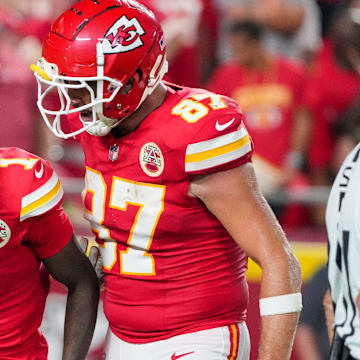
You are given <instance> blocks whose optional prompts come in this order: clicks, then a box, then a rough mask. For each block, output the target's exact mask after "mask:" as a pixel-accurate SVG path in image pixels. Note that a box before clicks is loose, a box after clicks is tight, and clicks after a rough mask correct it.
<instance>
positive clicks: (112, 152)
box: [109, 144, 119, 161]
mask: <svg viewBox="0 0 360 360" xmlns="http://www.w3.org/2000/svg"><path fill="white" fill-rule="evenodd" d="M118 156H119V146H117V145H116V144H114V145H112V146H110V149H109V159H110V160H111V161H115V160H117V158H118Z"/></svg>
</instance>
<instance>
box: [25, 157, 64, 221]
mask: <svg viewBox="0 0 360 360" xmlns="http://www.w3.org/2000/svg"><path fill="white" fill-rule="evenodd" d="M31 174H32V175H33V176H32V180H33V181H30V183H29V184H28V190H27V192H26V193H25V194H24V195H23V197H22V199H21V210H20V221H24V220H26V219H28V218H31V217H36V216H39V215H42V214H45V213H46V212H47V211H49V210H51V209H52V208H54V207H55V206H56V205H58V204H59V203H61V201H62V197H63V194H64V191H63V189H62V187H61V185H60V181H59V178H58V176H57V174H56V172H55V171H54V170H53V169H52V168H51V167H50V165H49V163H48V162H46V161H45V160H43V159H40V158H39V160H38V161H37V163H36V164H35V165H34V166H33V168H32V171H31ZM29 177H31V175H30V174H29ZM29 180H31V179H29Z"/></svg>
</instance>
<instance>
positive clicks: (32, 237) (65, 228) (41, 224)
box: [26, 205, 74, 259]
mask: <svg viewBox="0 0 360 360" xmlns="http://www.w3.org/2000/svg"><path fill="white" fill-rule="evenodd" d="M73 232H74V229H73V226H72V224H71V222H70V220H69V218H68V216H67V215H66V213H65V211H64V209H63V208H62V207H61V206H60V205H57V206H56V207H55V209H53V210H52V211H50V212H48V213H46V214H45V215H42V216H38V217H37V218H36V219H34V220H33V221H32V223H31V225H30V227H29V230H28V233H27V235H26V241H27V242H29V243H31V247H32V249H33V251H34V252H35V253H36V255H37V256H38V257H39V258H41V259H45V258H48V257H50V256H53V255H55V254H56V253H58V252H59V251H60V250H61V249H63V248H64V246H65V245H66V244H67V243H68V242H69V241H70V239H71V237H72V234H73Z"/></svg>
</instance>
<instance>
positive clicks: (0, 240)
mask: <svg viewBox="0 0 360 360" xmlns="http://www.w3.org/2000/svg"><path fill="white" fill-rule="evenodd" d="M10 237H11V230H10V228H9V226H8V224H7V223H6V222H5V221H3V220H1V219H0V248H2V247H4V246H5V245H6V244H7V243H8V242H9V240H10Z"/></svg>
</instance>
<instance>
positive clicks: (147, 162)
mask: <svg viewBox="0 0 360 360" xmlns="http://www.w3.org/2000/svg"><path fill="white" fill-rule="evenodd" d="M139 161H140V166H141V169H142V170H143V171H144V173H145V174H146V175H149V176H151V177H157V176H159V175H161V173H162V172H163V170H164V157H163V154H162V152H161V150H160V148H159V146H158V145H156V144H155V143H153V142H149V143H146V144H145V145H144V146H143V147H142V148H141V150H140V154H139Z"/></svg>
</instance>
